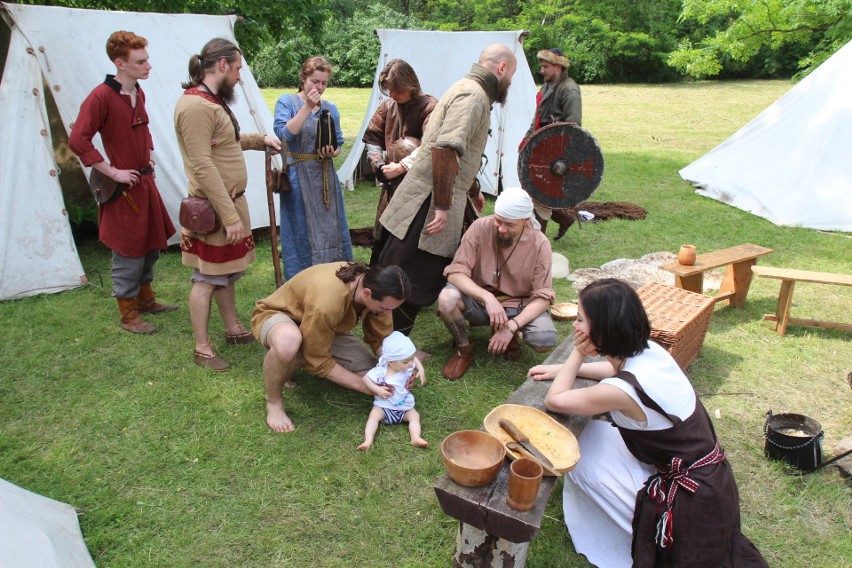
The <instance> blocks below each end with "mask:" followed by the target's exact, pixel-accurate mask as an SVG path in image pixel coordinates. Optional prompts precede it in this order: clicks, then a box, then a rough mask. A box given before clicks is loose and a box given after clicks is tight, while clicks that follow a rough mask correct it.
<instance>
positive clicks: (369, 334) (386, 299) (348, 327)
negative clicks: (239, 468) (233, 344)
mask: <svg viewBox="0 0 852 568" xmlns="http://www.w3.org/2000/svg"><path fill="white" fill-rule="evenodd" d="M410 290H411V284H410V283H409V281H408V277H407V276H406V275H405V273H404V272H403V271H402V269H400V268H399V267H398V266H383V267H369V266H367V265H366V264H364V263H360V262H357V263H347V262H334V263H329V264H317V265H314V266H312V267H310V268H307V269H305V270H303V271H301V272H300V273H299V274H297V275H296V276H294V277H293V278H291V279H290V280H288V281H287V282H286V283H285V284H284V285H283V286H281V288H279V289H278V290H276V291H275V292H274V293H273V294H272V295H271V296H269V297H267V298H264V299H262V300H258V301H257V304H256V305H255V308H254V311H253V312H252V316H251V327H252V331H253V332H254V335H255V337H257V338H259V339H260V342H261V344H263V346H264V347H265V348H266V349H268V351H267V353H266V357H265V358H264V360H263V379H264V382H265V384H266V423H267V424H268V425H269V428H270V429H271V430H272V431H273V432H292V431H293V430H294V429H295V428H294V426H293V422H292V421H291V420H290V418H289V417H288V416H287V413H286V412H285V411H284V403H283V401H282V393H283V389H284V387H285V386H286V387H288V388H293V387H295V386H296V384H295V383H294V382H293V381H292V378H293V373H295V372H296V371H297V370H298V369H301V368H303V367H304V368H305V369H306V370H307V371H308V372H309V373H313V374H314V375H317V376H318V377H325V378H328V379H330V380H332V381H334V382H335V383H337V384H339V385H342V386H344V387H346V388H349V389H352V390H356V391H359V392H363V393H364V394H370V395H371V394H372V393H371V392H370V391H368V390H367V387H366V386H365V385H364V382H363V380H362V379H361V378H362V377H363V375H364V373H366V372H367V371H369V370H370V369H372V368H373V367H374V366H375V365H376V361H377V358H376V356H377V355H380V351H381V345H382V340H383V339H384V338H385V337H386V336H388V335H390V333H391V331H393V319H392V318H391V312H392V311H393V310H395V309H396V308H398V307H399V306H400V304H402V302H403V301H405V298H406V296H407V295H408V294H409V293H410ZM359 321H361V322H362V323H361V327H362V328H363V331H364V341H363V342H362V341H361V340H360V339H358V338H357V337H356V336H355V335H353V334H352V333H351V331H352V329H353V328H354V327H355V326H356V325H358V322H359ZM364 342H366V344H367V345H369V347H370V349H372V352H371V351H370V349H367V345H365V344H364Z"/></svg>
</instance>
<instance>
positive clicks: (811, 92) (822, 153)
mask: <svg viewBox="0 0 852 568" xmlns="http://www.w3.org/2000/svg"><path fill="white" fill-rule="evenodd" d="M850 92H852V42H850V43H848V44H847V45H846V46H845V47H843V48H842V49H840V50H839V51H838V52H837V53H835V54H834V56H832V57H831V58H829V59H828V61H826V62H825V63H823V64H822V65H821V66H820V67H818V68H817V69H816V70H815V71H814V72H813V73H811V74H810V75H809V76H807V77H806V78H805V79H804V80H802V81H801V82H800V83H799V84H798V85H796V86H795V87H793V88H792V89H790V90H789V91H788V92H787V93H786V94H785V95H784V96H782V97H781V98H780V99H778V100H777V101H775V102H774V103H773V104H772V105H771V106H769V107H768V108H767V109H766V110H764V111H763V112H762V113H760V114H759V115H758V116H757V117H756V118H754V119H753V120H752V121H751V122H749V123H748V124H746V125H745V126H744V127H742V128H741V129H740V130H738V131H737V132H736V133H734V134H733V135H732V136H731V137H730V138H728V139H727V140H725V141H724V142H722V143H721V144H720V145H719V146H717V147H716V148H714V149H713V150H711V151H710V152H708V153H707V154H705V155H704V156H702V157H701V158H699V159H698V160H696V161H694V162H693V163H691V164H690V165H688V166H687V167H685V168H683V169H682V170H680V175H681V177H682V178H683V179H685V180H687V181H690V182H692V183H693V184H695V185H696V186H697V187H698V190H697V192H698V193H699V194H701V195H705V196H707V197H711V198H713V199H717V200H719V201H722V202H724V203H728V204H729V205H733V206H734V207H737V208H739V209H743V210H745V211H749V212H751V213H753V214H755V215H758V216H760V217H763V218H764V219H767V220H769V221H771V222H773V223H775V224H776V225H782V226H792V227H809V228H812V229H823V230H836V231H852V160H850V159H849V148H850V147H852V96H850V95H849V93H850Z"/></svg>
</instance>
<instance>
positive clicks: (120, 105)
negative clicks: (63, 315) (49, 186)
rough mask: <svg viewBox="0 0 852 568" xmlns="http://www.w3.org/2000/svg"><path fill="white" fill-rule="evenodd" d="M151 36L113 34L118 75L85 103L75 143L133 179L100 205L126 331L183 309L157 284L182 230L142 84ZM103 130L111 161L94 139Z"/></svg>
mask: <svg viewBox="0 0 852 568" xmlns="http://www.w3.org/2000/svg"><path fill="white" fill-rule="evenodd" d="M147 45H148V40H146V39H145V38H143V37H141V36H138V35H136V34H134V33H133V32H125V31H118V32H115V33H113V34H112V35H110V36H109V39H108V40H107V45H106V51H107V55H108V56H109V58H110V60H111V61H112V62H113V63H114V64H115V67H116V73H115V75H107V76H106V80H105V81H104V82H103V83H101V84H100V85H98V86H97V87H95V89H94V90H93V91H92V92H91V93H90V94H89V96H88V97H87V98H86V100H85V101H83V105H82V106H81V107H80V114H79V115H78V116H77V120H76V121H75V122H74V125H73V128H72V129H71V136H70V137H69V145H70V147H71V149H72V150H73V151H74V153H75V154H77V156H79V158H80V161H81V162H83V165H85V166H90V167H92V168H93V169H95V170H97V171H99V172H100V173H102V174H104V175H105V176H107V177H108V178H110V179H112V180H115V181H116V182H119V183H122V184H125V185H124V186H123V187H122V190H120V191H119V195H118V197H117V198H116V199H114V200H112V201H110V202H109V203H105V204H103V205H101V206H100V207H99V208H98V226H99V229H98V237H99V239H100V241H101V242H102V243H104V244H105V245H106V246H108V247H109V248H110V249H111V250H112V269H111V275H112V295H113V296H115V298H116V299H117V300H118V308H119V311H120V312H121V328H122V329H124V330H127V331H129V332H131V333H152V332H153V331H155V330H156V328H155V327H154V326H153V325H151V324H150V323H148V322H146V321H145V320H143V319H142V318H141V317H139V314H140V313H143V314H144V313H152V314H153V313H161V312H170V311H174V310H176V309H177V305H175V304H160V303H157V301H156V300H155V299H154V291H153V289H152V288H151V282H152V281H153V280H154V264H156V262H157V260H159V258H160V250H161V249H164V248H166V247H167V246H168V244H167V241H168V238H169V237H171V236H172V235H173V234H174V233H175V227H174V225H173V224H172V222H171V219H169V215H168V212H167V211H166V207H165V205H164V204H163V200H162V199H161V198H160V193H159V191H157V186H156V185H155V184H154V161H153V160H152V159H151V151H152V150H153V149H154V142H153V140H152V138H151V132H150V131H149V130H148V113H147V112H146V111H145V94H144V93H143V92H142V89H141V87H140V86H139V84H138V82H137V81H139V80H140V79H147V78H148V74H149V73H150V72H151V64H150V63H149V62H148V51H147V50H146V49H145V47H146V46H147ZM98 133H99V134H100V136H101V142H103V147H104V150H105V151H106V154H107V157H108V158H109V162H107V161H106V160H105V159H104V157H103V156H102V155H101V153H100V152H98V150H97V149H96V148H95V146H94V145H93V144H92V139H93V138H94V136H95V134H98Z"/></svg>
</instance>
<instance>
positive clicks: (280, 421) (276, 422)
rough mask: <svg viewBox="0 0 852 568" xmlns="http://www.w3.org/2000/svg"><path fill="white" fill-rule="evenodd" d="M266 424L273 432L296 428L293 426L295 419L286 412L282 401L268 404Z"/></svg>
mask: <svg viewBox="0 0 852 568" xmlns="http://www.w3.org/2000/svg"><path fill="white" fill-rule="evenodd" d="M266 425H267V426H269V429H270V430H272V431H273V432H279V433H282V432H292V431H294V430H295V429H296V427H295V426H293V421H292V420H290V417H289V416H287V413H286V412H284V407H283V406H281V404H280V403H277V404H270V403H267V404H266Z"/></svg>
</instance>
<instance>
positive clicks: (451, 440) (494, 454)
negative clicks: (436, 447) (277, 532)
mask: <svg viewBox="0 0 852 568" xmlns="http://www.w3.org/2000/svg"><path fill="white" fill-rule="evenodd" d="M505 457H506V448H505V447H504V446H503V444H502V443H501V442H500V440H498V439H497V438H495V437H494V436H492V435H491V434H489V433H488V432H482V431H480V430H461V431H459V432H453V433H452V434H450V435H449V436H447V437H446V438H444V441H443V442H441V458H442V459H443V460H444V469H446V470H447V475H449V476H450V479H452V480H453V481H455V482H456V483H458V484H459V485H464V486H465V487H480V486H482V485H488V484H489V483H491V482H492V481H494V478H496V477H497V474H498V473H499V472H500V466H502V465H503V459H504V458H505Z"/></svg>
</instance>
